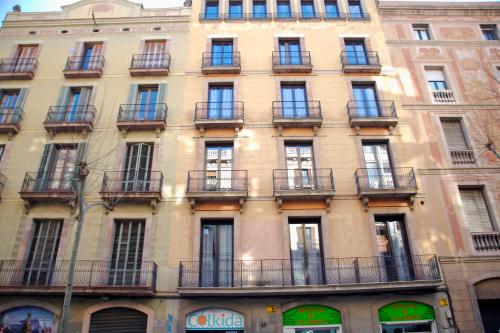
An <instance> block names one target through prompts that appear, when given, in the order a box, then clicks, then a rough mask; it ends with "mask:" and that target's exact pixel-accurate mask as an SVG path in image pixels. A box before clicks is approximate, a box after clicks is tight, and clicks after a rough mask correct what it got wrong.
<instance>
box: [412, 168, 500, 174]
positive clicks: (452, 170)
mask: <svg viewBox="0 0 500 333" xmlns="http://www.w3.org/2000/svg"><path fill="white" fill-rule="evenodd" d="M418 173H419V175H483V174H497V173H500V167H499V168H480V167H473V168H422V169H418Z"/></svg>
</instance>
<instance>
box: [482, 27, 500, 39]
mask: <svg viewBox="0 0 500 333" xmlns="http://www.w3.org/2000/svg"><path fill="white" fill-rule="evenodd" d="M481 31H482V32H483V38H484V39H485V40H498V35H497V26H496V24H483V25H481Z"/></svg>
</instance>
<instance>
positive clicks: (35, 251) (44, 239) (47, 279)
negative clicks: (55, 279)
mask: <svg viewBox="0 0 500 333" xmlns="http://www.w3.org/2000/svg"><path fill="white" fill-rule="evenodd" d="M34 224H35V225H34V228H33V236H32V238H31V246H30V250H29V253H28V258H27V260H26V267H25V268H24V276H23V283H24V284H27V285H49V284H50V283H51V281H52V274H53V273H54V272H55V269H56V259H57V250H58V249H59V241H60V239H61V229H62V221H60V220H35V221H34Z"/></svg>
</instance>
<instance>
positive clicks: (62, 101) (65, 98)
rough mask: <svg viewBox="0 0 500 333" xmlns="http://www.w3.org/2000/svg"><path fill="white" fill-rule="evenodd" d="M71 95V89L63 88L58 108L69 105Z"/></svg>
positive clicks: (58, 99) (60, 92) (58, 100)
mask: <svg viewBox="0 0 500 333" xmlns="http://www.w3.org/2000/svg"><path fill="white" fill-rule="evenodd" d="M69 93H70V87H61V90H60V91H59V97H58V98H57V103H56V105H57V106H61V105H68V102H69Z"/></svg>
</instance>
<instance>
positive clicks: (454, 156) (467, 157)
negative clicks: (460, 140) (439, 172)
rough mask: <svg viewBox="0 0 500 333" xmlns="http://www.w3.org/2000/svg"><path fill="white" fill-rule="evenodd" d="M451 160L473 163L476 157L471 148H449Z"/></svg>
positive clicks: (453, 161)
mask: <svg viewBox="0 0 500 333" xmlns="http://www.w3.org/2000/svg"><path fill="white" fill-rule="evenodd" d="M450 156H451V162H452V163H453V164H474V163H476V158H475V157H474V151H473V150H472V149H450Z"/></svg>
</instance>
